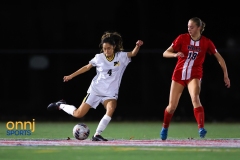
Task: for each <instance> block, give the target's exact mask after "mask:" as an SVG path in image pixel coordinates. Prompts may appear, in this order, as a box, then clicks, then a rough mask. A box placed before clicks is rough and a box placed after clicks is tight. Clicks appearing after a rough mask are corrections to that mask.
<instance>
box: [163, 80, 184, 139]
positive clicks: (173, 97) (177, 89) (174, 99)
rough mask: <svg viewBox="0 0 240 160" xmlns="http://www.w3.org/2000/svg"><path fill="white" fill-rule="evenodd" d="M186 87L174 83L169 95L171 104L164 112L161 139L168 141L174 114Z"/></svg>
mask: <svg viewBox="0 0 240 160" xmlns="http://www.w3.org/2000/svg"><path fill="white" fill-rule="evenodd" d="M183 89H184V85H183V84H180V83H178V82H176V81H172V84H171V89H170V95H169V104H168V106H167V107H166V109H165V111H164V118H163V124H162V129H161V131H160V138H161V139H162V140H166V139H167V136H168V127H169V125H170V121H171V119H172V116H173V113H174V112H175V110H176V108H177V105H178V102H179V99H180V97H181V95H182V92H183Z"/></svg>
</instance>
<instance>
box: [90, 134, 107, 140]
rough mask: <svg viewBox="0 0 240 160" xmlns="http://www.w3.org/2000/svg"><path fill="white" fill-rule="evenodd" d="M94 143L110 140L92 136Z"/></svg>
mask: <svg viewBox="0 0 240 160" xmlns="http://www.w3.org/2000/svg"><path fill="white" fill-rule="evenodd" d="M92 141H108V140H107V139H105V138H103V137H102V136H101V135H96V136H92Z"/></svg>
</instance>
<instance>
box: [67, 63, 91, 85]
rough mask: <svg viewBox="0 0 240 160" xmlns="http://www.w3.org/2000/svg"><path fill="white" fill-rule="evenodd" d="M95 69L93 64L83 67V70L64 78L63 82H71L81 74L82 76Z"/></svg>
mask: <svg viewBox="0 0 240 160" xmlns="http://www.w3.org/2000/svg"><path fill="white" fill-rule="evenodd" d="M92 67H93V65H92V64H90V63H89V64H87V65H85V66H83V67H82V68H80V69H79V70H77V71H76V72H73V73H72V74H70V75H68V76H64V77H63V82H67V81H69V80H71V79H72V78H74V77H76V76H78V75H79V74H82V73H84V72H87V71H89V70H90V69H91V68H92Z"/></svg>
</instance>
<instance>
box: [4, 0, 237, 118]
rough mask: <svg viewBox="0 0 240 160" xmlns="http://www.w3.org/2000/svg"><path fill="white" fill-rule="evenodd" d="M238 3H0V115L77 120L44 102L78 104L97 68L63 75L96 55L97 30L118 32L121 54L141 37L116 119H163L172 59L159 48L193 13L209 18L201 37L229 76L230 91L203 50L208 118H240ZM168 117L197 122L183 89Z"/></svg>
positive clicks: (100, 110)
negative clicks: (222, 61) (67, 78)
mask: <svg viewBox="0 0 240 160" xmlns="http://www.w3.org/2000/svg"><path fill="white" fill-rule="evenodd" d="M236 7H237V5H236V4H232V3H231V4H230V3H229V4H225V3H222V4H221V3H218V4H216V5H213V4H211V5H210V4H201V3H200V2H198V3H197V2H194V3H193V2H191V3H187V1H186V4H183V2H181V3H180V2H178V3H176V2H172V1H171V2H164V1H149V0H148V1H147V0H146V1H139V0H136V1H123V0H115V1H112V0H111V1H110V0H105V1H67V2H64V3H63V2H58V1H55V2H54V1H51V2H49V1H47V2H45V1H34V2H29V1H25V2H14V3H13V2H10V1H1V4H0V16H1V17H0V18H1V19H0V20H1V22H0V27H1V29H0V37H1V49H0V57H1V58H0V67H1V80H0V82H1V96H0V120H6V121H9V120H25V119H27V120H29V119H30V120H31V119H32V118H35V119H37V120H45V121H48V120H49V121H50V120H78V121H79V119H76V118H73V117H72V116H70V115H68V114H66V113H65V112H63V111H59V112H48V111H47V109H46V107H47V106H48V104H49V103H51V102H55V101H58V100H60V99H65V100H66V101H67V103H69V104H73V105H75V106H76V107H78V106H79V105H80V103H81V101H82V100H83V98H84V97H85V95H86V91H87V89H88V86H89V84H90V82H91V80H92V78H93V77H94V76H95V69H92V70H90V71H89V72H87V73H85V74H83V75H80V76H78V77H76V78H74V79H72V80H71V81H69V82H68V83H63V81H62V78H63V76H65V75H69V74H71V73H72V72H74V71H76V70H77V69H79V68H80V67H82V66H83V65H86V64H88V62H89V60H91V59H92V58H93V57H94V55H95V54H96V53H99V47H98V45H99V43H100V38H101V36H102V34H103V33H104V32H105V31H107V30H113V31H117V32H119V33H120V34H121V35H122V37H123V41H124V42H123V45H124V48H125V51H131V50H132V49H133V47H134V46H135V42H136V41H137V40H138V39H141V40H143V41H144V45H143V46H142V47H141V50H140V52H139V54H138V56H137V57H134V58H133V59H132V62H131V63H130V64H129V66H128V68H127V69H126V71H125V73H124V75H123V79H122V83H121V87H120V92H119V100H118V107H117V110H116V112H115V114H114V116H113V120H116V121H127V120H131V121H133V120H143V121H159V120H160V121H162V119H163V112H164V109H165V107H166V106H167V104H168V96H169V89H170V83H171V75H172V72H173V69H174V67H175V63H176V59H166V58H163V57H162V53H163V51H164V50H165V49H166V48H168V47H169V46H170V44H171V43H172V41H173V40H174V39H175V38H176V36H178V35H179V34H181V33H185V32H187V23H188V20H189V19H190V18H192V17H195V16H197V17H199V18H201V19H202V20H203V21H204V22H205V23H206V28H205V31H204V32H203V35H205V36H206V37H208V38H210V39H211V40H212V41H213V42H214V44H215V45H216V47H217V49H218V51H219V52H220V53H221V55H222V56H223V58H224V59H225V61H226V64H227V67H228V71H229V77H230V80H231V88H229V89H227V88H226V87H225V86H224V81H223V74H222V70H221V67H220V65H219V64H218V63H217V61H216V59H215V58H214V56H209V55H208V56H207V57H206V60H205V63H204V77H203V81H202V82H203V83H202V91H201V95H200V96H201V102H202V104H203V106H204V107H205V114H206V121H210V122H215V121H223V122H235V121H240V116H239V111H240V108H239V103H238V102H239V100H238V99H239V96H240V84H239V82H240V78H239V73H240V67H239V65H238V63H239V60H240V48H239V36H240V32H239V28H240V23H239V16H240V14H239V12H238V9H237V8H236ZM104 113H105V110H104V108H103V107H102V106H101V105H100V106H99V107H98V108H97V110H94V109H91V110H90V111H89V113H88V114H87V115H86V116H85V117H84V118H82V120H85V121H87V120H99V119H100V118H101V117H102V116H103V115H104ZM173 120H175V121H189V120H190V121H191V120H194V116H193V109H192V104H191V100H190V96H189V94H188V92H187V89H186V90H184V93H183V95H182V97H181V99H180V103H179V106H178V109H177V111H176V112H175V115H174V118H173ZM194 121H195V120H194Z"/></svg>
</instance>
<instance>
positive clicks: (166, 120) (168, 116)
mask: <svg viewBox="0 0 240 160" xmlns="http://www.w3.org/2000/svg"><path fill="white" fill-rule="evenodd" d="M172 116H173V114H170V113H168V112H167V110H166V109H165V111H164V119H163V128H168V127H169V124H170V121H171V119H172Z"/></svg>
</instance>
